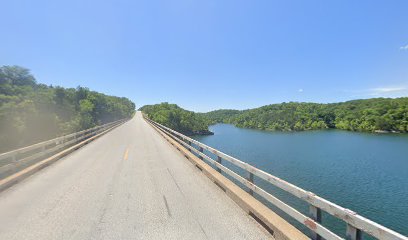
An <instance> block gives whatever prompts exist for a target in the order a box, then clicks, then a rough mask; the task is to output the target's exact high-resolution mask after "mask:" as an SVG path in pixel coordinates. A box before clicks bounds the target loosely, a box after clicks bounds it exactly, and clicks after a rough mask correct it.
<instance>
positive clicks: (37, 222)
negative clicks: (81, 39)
mask: <svg viewBox="0 0 408 240" xmlns="http://www.w3.org/2000/svg"><path fill="white" fill-rule="evenodd" d="M270 238H271V236H270V234H269V233H268V232H267V231H265V230H264V229H263V228H262V227H261V226H260V225H259V224H258V223H257V222H256V221H255V220H254V219H252V218H251V217H250V216H248V215H247V214H246V213H245V212H244V211H243V210H242V209H241V208H239V207H238V205H236V204H235V203H234V202H233V201H232V200H231V199H230V198H229V197H228V196H227V195H226V194H225V193H224V192H223V191H222V190H221V189H219V188H218V187H217V186H216V185H215V184H214V183H212V182H211V181H210V180H209V179H208V178H207V177H206V176H204V174H202V173H201V172H200V171H199V170H198V169H197V168H195V167H194V166H193V165H192V164H191V163H190V162H189V161H188V160H187V159H185V158H184V157H183V156H182V155H181V154H180V153H179V152H178V151H177V150H176V149H175V148H173V147H172V146H171V145H170V144H169V143H167V142H166V141H165V140H164V139H163V138H162V137H161V136H160V135H159V134H158V133H157V132H156V131H155V130H154V129H153V128H152V127H151V126H150V125H148V124H147V123H146V122H145V121H144V120H143V119H142V116H141V114H140V113H139V112H138V113H137V114H136V116H135V117H134V118H133V119H132V120H130V121H129V122H127V123H125V124H123V125H122V126H120V127H118V128H116V129H114V130H113V131H111V132H109V133H108V134H106V135H104V136H102V137H101V138H99V139H97V140H95V141H94V142H92V143H90V144H88V145H86V146H85V147H83V148H81V149H79V150H78V151H76V152H74V153H72V154H70V155H68V156H67V157H65V158H63V159H61V160H59V161H57V162H56V163H54V164H53V165H51V166H49V167H47V168H45V169H43V170H41V171H39V172H38V173H36V174H34V175H33V176H31V177H29V178H27V179H26V180H24V181H23V182H21V183H19V184H16V185H14V186H13V187H11V188H9V189H7V190H6V191H3V192H1V193H0V239H1V240H6V239H7V240H12V239H16V240H24V239H35V240H45V239H58V240H59V239H124V240H126V239H166V240H170V239H177V240H180V239H270Z"/></svg>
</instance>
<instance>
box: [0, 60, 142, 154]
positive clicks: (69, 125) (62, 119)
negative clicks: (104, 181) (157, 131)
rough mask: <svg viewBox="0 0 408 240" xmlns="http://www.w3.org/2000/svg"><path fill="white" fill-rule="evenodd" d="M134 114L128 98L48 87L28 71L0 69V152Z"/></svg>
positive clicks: (82, 90)
mask: <svg viewBox="0 0 408 240" xmlns="http://www.w3.org/2000/svg"><path fill="white" fill-rule="evenodd" d="M134 111H135V104H134V103H133V102H132V101H130V100H129V99H127V98H120V97H114V96H108V95H105V94H102V93H98V92H94V91H90V90H89V89H88V88H84V87H77V88H62V87H54V86H47V85H45V84H40V83H37V82H36V79H35V78H34V77H33V75H31V74H30V72H29V70H28V69H25V68H22V67H18V66H3V67H0V152H4V151H8V150H12V149H15V148H19V147H22V146H26V145H30V144H33V143H36V142H39V141H42V140H47V139H51V138H54V137H57V136H60V135H64V134H68V133H72V132H76V131H80V130H83V129H86V128H90V127H93V126H96V125H100V124H104V123H108V122H111V121H114V120H118V119H123V118H127V117H131V116H132V115H133V114H134Z"/></svg>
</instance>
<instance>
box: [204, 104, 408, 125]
mask: <svg viewBox="0 0 408 240" xmlns="http://www.w3.org/2000/svg"><path fill="white" fill-rule="evenodd" d="M202 116H203V117H205V118H207V119H209V121H210V122H212V123H215V122H219V123H220V122H224V123H231V124H234V125H236V126H238V127H244V128H254V129H262V130H271V131H274V130H279V131H304V130H314V129H326V128H336V129H344V130H350V131H362V132H404V133H406V132H408V98H395V99H391V98H372V99H364V100H353V101H347V102H341V103H331V104H320V103H299V102H289V103H280V104H271V105H267V106H263V107H259V108H254V109H248V110H242V111H237V110H216V111H212V112H208V113H204V114H202Z"/></svg>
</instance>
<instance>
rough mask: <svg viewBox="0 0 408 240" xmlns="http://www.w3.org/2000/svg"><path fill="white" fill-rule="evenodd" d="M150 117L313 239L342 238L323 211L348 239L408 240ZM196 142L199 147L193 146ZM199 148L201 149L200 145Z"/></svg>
mask: <svg viewBox="0 0 408 240" xmlns="http://www.w3.org/2000/svg"><path fill="white" fill-rule="evenodd" d="M146 120H147V121H149V122H150V123H152V124H153V125H154V126H156V127H157V128H159V129H161V130H162V131H163V132H165V133H166V134H167V135H168V136H170V137H172V138H173V139H174V140H176V141H177V142H179V143H180V144H182V145H183V146H184V147H186V148H187V149H189V150H190V151H192V152H194V153H196V154H197V155H198V156H199V157H200V158H201V159H205V160H207V161H209V162H210V163H211V164H213V165H215V166H216V168H217V169H218V171H219V172H221V171H222V172H224V173H226V174H228V175H229V176H231V177H232V178H234V179H235V180H237V181H238V182H240V183H242V184H243V185H244V186H246V187H247V188H248V189H250V191H249V193H250V194H253V193H257V194H258V195H259V196H261V197H262V198H264V199H265V200H267V201H269V202H270V203H271V204H273V205H274V206H276V207H277V208H279V209H280V210H282V211H283V212H285V213H286V214H288V215H289V216H290V217H292V218H293V219H295V220H296V221H298V222H299V223H301V224H302V225H304V226H306V227H307V228H308V229H310V230H311V237H312V239H327V240H338V239H343V238H342V237H340V236H338V235H337V234H335V233H333V232H332V231H330V230H329V229H327V228H326V227H325V226H323V225H322V224H321V223H322V217H321V216H322V211H324V212H326V213H328V214H330V215H332V216H334V217H335V218H337V219H340V220H342V221H344V222H345V224H346V226H347V227H346V234H345V236H346V239H348V240H360V239H362V232H364V233H366V234H368V235H371V236H373V237H375V238H378V239H381V240H408V237H405V236H403V235H402V234H399V233H397V232H395V231H393V230H391V229H389V228H387V227H384V226H382V225H380V224H378V223H376V222H373V221H371V220H369V219H367V218H365V217H363V216H360V215H358V214H357V213H356V212H354V211H352V210H349V209H347V208H344V207H341V206H339V205H337V204H335V203H332V202H330V201H328V200H326V199H324V198H322V197H319V196H317V195H316V194H314V193H312V192H309V191H306V190H304V189H302V188H300V187H297V186H295V185H293V184H291V183H289V182H286V181H284V180H282V179H280V178H278V177H276V176H273V175H271V174H269V173H267V172H265V171H262V170H260V169H258V168H255V167H253V166H251V165H249V164H248V163H245V162H243V161H241V160H238V159H236V158H234V157H232V156H229V155H227V154H225V153H223V152H221V151H219V150H217V149H214V148H212V147H210V146H207V145H205V144H203V143H201V142H198V141H196V140H194V139H192V138H189V137H187V136H185V135H183V134H181V133H179V132H176V131H174V130H172V129H170V128H168V127H166V126H163V125H161V124H159V123H156V122H154V121H152V120H150V119H148V118H146ZM194 145H195V146H196V147H194ZM197 148H198V149H197ZM204 150H207V151H208V152H211V153H212V154H214V155H215V156H216V157H217V159H213V158H211V157H209V156H208V155H206V154H204V152H203V151H204ZM222 160H226V161H228V162H230V163H231V164H233V165H235V166H238V167H239V168H241V169H243V170H244V171H245V172H246V173H247V177H246V178H244V177H242V176H241V175H239V174H238V173H236V172H234V171H233V170H231V169H229V168H227V167H226V166H224V165H222ZM254 176H257V177H259V178H261V179H263V180H265V181H266V182H268V183H270V184H272V185H274V186H275V187H278V188H280V189H282V190H284V191H286V192H288V193H290V194H291V195H293V196H295V197H296V198H298V199H300V200H302V201H305V202H306V203H307V204H308V205H309V215H308V216H306V215H305V214H303V213H301V212H299V211H298V210H296V209H295V208H293V207H291V206H289V205H288V204H286V203H284V202H283V201H281V200H280V199H278V198H276V197H275V196H273V195H272V194H270V193H269V192H267V191H266V190H264V189H262V188H261V187H260V186H258V185H255V184H254V181H253V180H254Z"/></svg>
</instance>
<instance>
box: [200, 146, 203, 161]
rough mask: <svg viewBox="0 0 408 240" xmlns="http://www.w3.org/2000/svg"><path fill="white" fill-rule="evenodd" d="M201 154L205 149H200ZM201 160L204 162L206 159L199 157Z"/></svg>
mask: <svg viewBox="0 0 408 240" xmlns="http://www.w3.org/2000/svg"><path fill="white" fill-rule="evenodd" d="M199 151H200V152H201V153H202V152H203V151H204V148H202V147H200V150H199ZM199 158H200V159H201V160H204V158H203V157H202V156H199Z"/></svg>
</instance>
